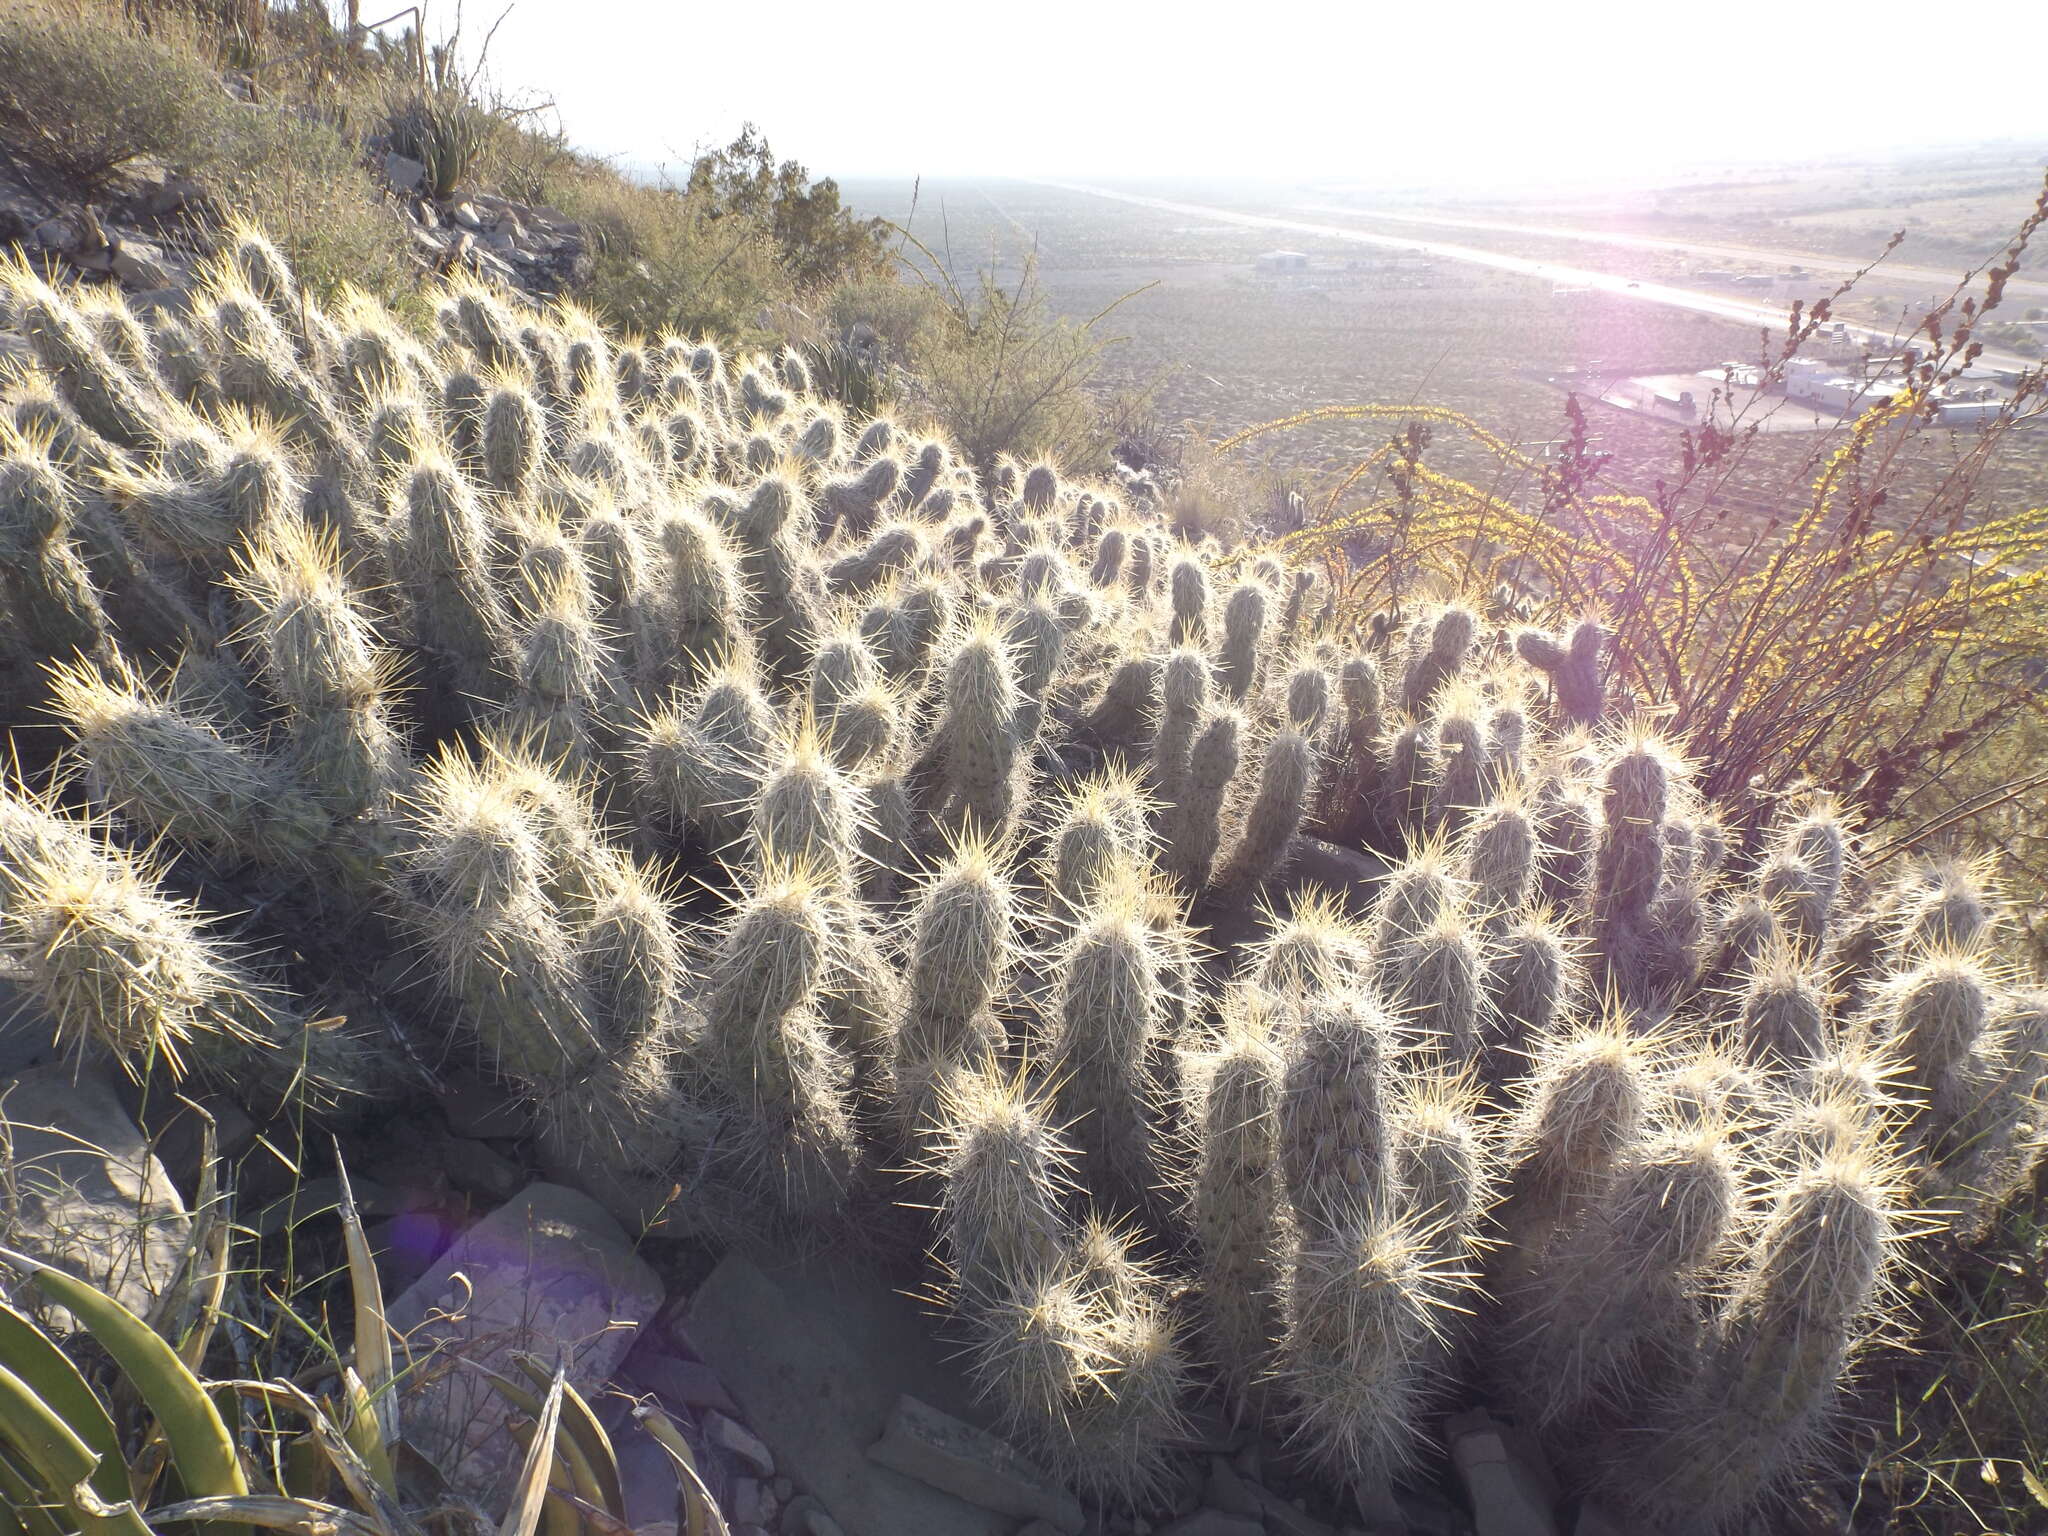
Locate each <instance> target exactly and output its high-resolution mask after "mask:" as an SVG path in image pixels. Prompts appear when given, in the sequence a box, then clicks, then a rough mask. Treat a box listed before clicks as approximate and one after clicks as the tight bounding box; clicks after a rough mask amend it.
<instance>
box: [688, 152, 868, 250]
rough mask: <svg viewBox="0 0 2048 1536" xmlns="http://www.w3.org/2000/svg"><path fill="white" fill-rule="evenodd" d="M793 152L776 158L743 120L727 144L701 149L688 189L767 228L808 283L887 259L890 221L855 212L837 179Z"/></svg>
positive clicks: (722, 211) (716, 208) (718, 212)
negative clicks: (818, 173) (814, 176)
mask: <svg viewBox="0 0 2048 1536" xmlns="http://www.w3.org/2000/svg"><path fill="white" fill-rule="evenodd" d="M810 175H811V173H810V172H809V171H807V170H806V169H805V168H804V167H803V166H802V165H801V164H799V163H798V162H797V161H795V160H784V161H781V162H780V163H778V162H777V161H776V159H775V156H774V155H773V154H772V153H770V151H769V148H768V143H767V141H766V140H765V139H763V138H762V137H761V131H760V129H758V128H756V127H755V126H754V125H753V124H752V123H748V124H746V125H745V126H744V127H743V128H742V129H741V130H740V135H739V137H738V138H736V139H734V140H733V141H732V142H731V143H730V144H728V145H726V146H725V147H724V148H723V149H717V150H712V151H710V152H709V153H706V154H702V155H699V156H698V157H697V158H696V159H695V160H694V161H693V162H691V165H690V175H689V178H688V180H687V182H686V183H685V185H684V190H685V191H686V192H689V193H690V194H692V195H693V196H695V197H697V198H699V199H700V200H701V201H702V203H703V205H704V206H705V207H707V208H708V209H710V210H711V216H712V217H713V218H715V219H730V218H737V219H743V220H746V221H748V222H750V223H753V224H756V225H759V226H760V227H762V228H763V229H765V230H766V231H767V232H768V234H769V235H770V237H771V238H772V239H773V240H774V242H775V247H776V250H777V251H778V252H779V253H780V255H781V258H782V265H783V267H784V268H785V269H786V270H787V271H788V273H789V275H790V277H791V278H792V279H793V280H794V281H795V282H796V283H798V284H799V285H800V286H802V287H805V288H815V287H819V286H822V285H825V284H829V283H832V282H835V281H838V280H840V279H843V278H848V277H853V276H857V275H859V274H861V273H864V272H871V271H874V270H876V269H878V268H880V267H881V265H882V264H883V261H884V259H885V258H884V245H883V241H884V237H885V236H886V234H887V232H888V225H887V223H886V221H884V220H882V219H862V218H856V217H855V216H854V215H853V214H851V213H849V212H847V210H846V209H844V208H842V207H841V206H840V203H839V184H838V183H837V182H835V181H833V180H832V178H831V177H829V176H828V177H824V178H822V179H821V180H818V181H812V180H811V179H810Z"/></svg>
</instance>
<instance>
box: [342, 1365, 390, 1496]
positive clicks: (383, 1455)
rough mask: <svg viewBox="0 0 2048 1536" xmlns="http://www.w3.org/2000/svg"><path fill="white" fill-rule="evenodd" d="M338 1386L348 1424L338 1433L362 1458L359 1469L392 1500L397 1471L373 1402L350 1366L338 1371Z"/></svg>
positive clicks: (374, 1401) (361, 1380)
mask: <svg viewBox="0 0 2048 1536" xmlns="http://www.w3.org/2000/svg"><path fill="white" fill-rule="evenodd" d="M341 1385H342V1391H343V1392H344V1393H346V1394H347V1397H348V1423H347V1424H346V1425H345V1426H344V1427H343V1430H342V1433H343V1434H345V1435H346V1436H347V1437H348V1443H349V1444H350V1445H351V1446H352V1447H354V1449H355V1453H356V1454H357V1455H358V1456H360V1457H362V1458H363V1465H364V1466H366V1467H368V1468H369V1469H370V1475H371V1476H372V1477H374V1478H376V1479H377V1483H378V1486H379V1487H381V1488H383V1490H384V1491H385V1492H386V1493H389V1494H392V1495H393V1496H396V1495H397V1493H398V1469H397V1468H396V1467H395V1466H393V1465H392V1461H391V1446H390V1442H389V1441H387V1440H386V1439H385V1438H384V1428H383V1424H382V1422H381V1421H380V1419H379V1418H378V1416H377V1403H376V1399H375V1398H373V1397H372V1396H371V1395H370V1389H369V1388H368V1387H366V1386H364V1385H363V1378H362V1377H360V1376H358V1375H357V1374H356V1372H355V1367H354V1366H344V1367H343V1368H342V1372H341Z"/></svg>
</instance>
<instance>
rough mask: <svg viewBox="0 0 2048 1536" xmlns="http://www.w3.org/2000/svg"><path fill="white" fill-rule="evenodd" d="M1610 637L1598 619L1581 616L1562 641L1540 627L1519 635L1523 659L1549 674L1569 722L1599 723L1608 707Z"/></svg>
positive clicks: (1560, 710) (1517, 642)
mask: <svg viewBox="0 0 2048 1536" xmlns="http://www.w3.org/2000/svg"><path fill="white" fill-rule="evenodd" d="M1607 638H1608V637H1607V631H1606V629H1605V628H1603V627H1602V625H1601V623H1600V621H1599V620H1598V619H1581V620H1580V621H1579V622H1578V623H1577V624H1575V625H1573V626H1572V632H1571V634H1570V635H1569V636H1568V637H1567V638H1566V639H1565V640H1563V641H1562V642H1560V641H1558V640H1556V639H1554V638H1552V637H1551V636H1549V635H1546V634H1544V633H1542V632H1541V631H1540V630H1524V631H1523V632H1522V633H1521V634H1519V635H1517V636H1516V637H1515V649H1516V650H1517V651H1518V652H1520V653H1521V656H1522V659H1523V660H1524V661H1526V662H1528V663H1529V665H1530V666H1532V667H1534V668H1535V669H1536V670H1537V671H1539V672H1542V673H1544V674H1545V675H1546V676H1548V677H1549V679H1550V686H1551V689H1552V690H1553V692H1554V694H1555V696H1556V700H1557V712H1558V716H1559V718H1560V719H1562V720H1564V721H1565V722H1567V723H1568V724H1571V725H1596V724H1598V723H1599V720H1600V717H1601V715H1602V714H1603V713H1604V712H1605V710H1606V706H1607V696H1606V680H1605V678H1604V676H1603V674H1602V666H1603V663H1604V661H1605V651H1606V648H1607Z"/></svg>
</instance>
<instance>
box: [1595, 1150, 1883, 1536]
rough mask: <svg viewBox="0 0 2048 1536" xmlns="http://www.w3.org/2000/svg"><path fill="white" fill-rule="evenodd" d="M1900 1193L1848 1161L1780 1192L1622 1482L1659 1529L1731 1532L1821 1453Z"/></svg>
mask: <svg viewBox="0 0 2048 1536" xmlns="http://www.w3.org/2000/svg"><path fill="white" fill-rule="evenodd" d="M1893 1183H1894V1179H1893V1176H1892V1175H1891V1173H1890V1171H1889V1170H1888V1169H1887V1168H1885V1167H1884V1166H1883V1165H1882V1164H1876V1163H1873V1162H1872V1161H1871V1159H1870V1158H1869V1156H1868V1155H1867V1154H1859V1153H1855V1152H1846V1151H1845V1152H1835V1153H1832V1154H1829V1155H1827V1156H1824V1157H1822V1158H1820V1159H1817V1160H1816V1161H1814V1162H1812V1163H1810V1164H1808V1165H1807V1166H1805V1167H1804V1168H1802V1169H1801V1170H1800V1171H1799V1172H1798V1173H1796V1174H1795V1175H1794V1176H1793V1177H1792V1178H1791V1179H1790V1180H1789V1181H1787V1182H1786V1183H1785V1184H1784V1185H1783V1186H1782V1187H1781V1188H1780V1189H1779V1191H1778V1193H1777V1195H1776V1198H1775V1200H1774V1201H1773V1204H1772V1209H1771V1211H1770V1213H1769V1215H1768V1216H1767V1217H1766V1219H1765V1222H1764V1225H1763V1228H1762V1230H1761V1231H1760V1232H1759V1233H1758V1234H1757V1238H1756V1242H1755V1246H1754V1247H1753V1249H1752V1250H1751V1253H1750V1256H1749V1258H1748V1260H1747V1262H1746V1263H1745V1264H1744V1265H1743V1267H1742V1269H1741V1270H1740V1272H1739V1273H1738V1274H1737V1276H1736V1278H1735V1284H1734V1290H1733V1292H1732V1294H1731V1295H1730V1296H1729V1299H1728V1301H1727V1303H1726V1305H1725V1307H1724V1308H1723V1309H1722V1311H1721V1313H1720V1315H1719V1316H1718V1317H1716V1318H1715V1319H1714V1320H1713V1322H1712V1324H1711V1325H1710V1331H1709V1335H1708V1339H1707V1341H1706V1343H1705V1346H1704V1350H1703V1352H1702V1354H1701V1355H1700V1356H1699V1357H1697V1359H1696V1361H1695V1362H1694V1363H1692V1365H1691V1369H1690V1370H1689V1371H1688V1372H1687V1378H1688V1379H1686V1380H1685V1381H1684V1382H1683V1384H1682V1385H1681V1386H1679V1387H1678V1388H1677V1389H1676V1390H1675V1391H1673V1392H1671V1393H1669V1395H1668V1401H1667V1402H1666V1404H1665V1405H1664V1406H1663V1410H1662V1412H1661V1413H1660V1414H1659V1415H1658V1417H1657V1419H1656V1420H1655V1422H1654V1428H1652V1429H1651V1430H1650V1431H1649V1432H1648V1433H1647V1434H1646V1435H1645V1436H1644V1437H1643V1439H1644V1445H1643V1447H1642V1454H1641V1455H1640V1456H1639V1457H1635V1458H1631V1459H1630V1462H1629V1465H1628V1467H1627V1470H1626V1472H1625V1473H1621V1474H1620V1475H1618V1476H1617V1477H1616V1479H1615V1481H1616V1482H1617V1483H1619V1484H1621V1485H1622V1486H1625V1487H1626V1488H1627V1489H1628V1490H1629V1492H1628V1498H1629V1501H1630V1503H1632V1504H1634V1505H1637V1506H1639V1507H1640V1508H1641V1509H1642V1511H1643V1513H1644V1514H1645V1515H1646V1516H1648V1517H1650V1518H1651V1519H1653V1520H1655V1521H1657V1522H1658V1524H1659V1527H1660V1528H1664V1529H1670V1530H1674V1531H1695V1530H1714V1529H1718V1528H1721V1527H1723V1526H1724V1525H1725V1524H1726V1523H1727V1522H1728V1521H1729V1520H1730V1519H1731V1518H1733V1517H1734V1516H1736V1515H1738V1514H1739V1513H1741V1512H1742V1511H1743V1510H1745V1509H1747V1508H1748V1507H1750V1506H1751V1505H1752V1504H1753V1503H1755V1501H1756V1500H1757V1499H1758V1498H1759V1497H1761V1496H1763V1495H1764V1494H1766V1493H1768V1492H1769V1490H1770V1489H1771V1487H1772V1485H1773V1484H1774V1483H1775V1482H1776V1481H1777V1479H1778V1478H1779V1477H1781V1476H1782V1475H1784V1474H1785V1473H1786V1472H1788V1471H1790V1470H1793V1469H1795V1468H1796V1467H1797V1466H1798V1465H1799V1463H1800V1460H1801V1458H1802V1457H1803V1456H1805V1455H1807V1454H1808V1453H1809V1452H1810V1451H1811V1449H1812V1446H1813V1444H1814V1440H1815V1438H1816V1436H1817V1435H1818V1434H1819V1433H1820V1431H1821V1428H1822V1426H1823V1424H1824V1422H1825V1418H1826V1414H1827V1410H1828V1408H1829V1406H1830V1404H1831V1402H1832V1401H1833V1398H1834V1394H1835V1384H1836V1381H1837V1380H1838V1378H1839V1377H1840V1375H1841V1373H1842V1369H1843V1367H1844V1365H1845V1364H1846V1363H1847V1362H1848V1361H1849V1359H1850V1357H1851V1356H1852V1355H1853V1354H1854V1352H1855V1351H1856V1349H1857V1348H1858V1346H1859V1345H1861V1344H1862V1343H1863V1342H1864V1340H1865V1339H1866V1338H1867V1337H1868V1334H1869V1329H1870V1326H1871V1320H1872V1312H1873V1309H1874V1308H1876V1307H1877V1306H1878V1304H1879V1303H1880V1301H1881V1296H1882V1287H1883V1284H1884V1277H1885V1269H1886V1248H1887V1246H1888V1244H1889V1243H1890V1242H1891V1241H1892V1239H1893V1225H1894V1216H1893V1212H1894V1210H1895V1209H1896V1206H1897V1196H1896V1194H1895V1192H1894V1189H1893Z"/></svg>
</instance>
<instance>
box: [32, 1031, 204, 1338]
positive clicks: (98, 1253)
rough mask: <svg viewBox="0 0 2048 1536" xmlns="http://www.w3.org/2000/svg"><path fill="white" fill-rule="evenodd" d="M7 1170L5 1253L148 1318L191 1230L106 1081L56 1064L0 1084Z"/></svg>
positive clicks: (64, 1323)
mask: <svg viewBox="0 0 2048 1536" xmlns="http://www.w3.org/2000/svg"><path fill="white" fill-rule="evenodd" d="M0 1167H4V1168H5V1169H6V1170H7V1177H6V1178H5V1179H0V1236H4V1239H5V1241H6V1242H7V1244H8V1245H9V1246H11V1247H14V1248H18V1249H20V1250H21V1251H22V1252H24V1253H26V1254H28V1255H30V1256H31V1257H33V1258H38V1259H41V1260H42V1261H43V1262H44V1263H46V1264H52V1265H55V1266H56V1267H57V1268H59V1269H63V1270H68V1271H69V1272H70V1273H72V1274H74V1275H78V1276H81V1277H82V1278H84V1279H87V1280H90V1281H92V1283H93V1284H95V1285H97V1286H98V1287H99V1288H100V1289H101V1290H103V1291H105V1292H107V1293H108V1294H109V1295H110V1296H113V1297H114V1298H115V1299H116V1300H118V1301H120V1302H121V1303H122V1304H123V1305H125V1306H126V1307H127V1308H128V1309H129V1310H130V1311H131V1312H135V1313H138V1314H140V1315H142V1316H144V1317H147V1316H148V1315H149V1312H150V1310H151V1308H152V1307H153V1306H154V1305H155V1303H156V1300H157V1298H158V1297H159V1296H161V1295H162V1294H163V1292H164V1289H165V1288H166V1287H167V1286H168V1285H170V1283H171V1282H172V1281H173V1279H175V1278H176V1275H177V1271H178V1264H179V1262H180V1260H181V1258H182V1257H183V1255H184V1251H185V1243H186V1239H187V1238H188V1237H189V1236H190V1234H191V1230H192V1223H191V1220H190V1218H189V1217H188V1216H187V1215H186V1213H185V1202H184V1201H183V1200H181V1199H179V1198H178V1191H177V1190H176V1189H175V1188H174V1187H173V1186H172V1184H171V1180H170V1175H168V1174H167V1173H165V1172H164V1168H163V1164H162V1163H160V1162H158V1161H157V1159H156V1157H155V1155H154V1154H152V1153H151V1151H150V1149H149V1144H148V1143H147V1142H146V1141H144V1140H143V1137H142V1132H141V1131H139V1130H138V1129H136V1125H135V1122H134V1121H133V1120H131V1119H129V1118H128V1112H127V1111H126V1110H124V1109H123V1108H122V1107H121V1101H120V1099H119V1097H118V1096H117V1095H116V1094H115V1091H114V1085H113V1083H112V1082H111V1081H110V1080H109V1079H108V1078H107V1077H106V1076H105V1074H103V1073H101V1072H100V1071H98V1070H96V1069H93V1068H73V1067H71V1066H69V1065H66V1064H64V1063H61V1062H59V1063H53V1064H51V1065H49V1066H44V1067H33V1068H31V1069H29V1070H28V1071H26V1072H23V1073H21V1074H20V1075H19V1076H17V1077H14V1078H12V1079H9V1080H7V1081H5V1082H0ZM61 1311H62V1309H52V1320H53V1321H55V1322H57V1324H58V1326H60V1327H65V1328H69V1327H70V1319H69V1317H68V1315H67V1316H61V1317H60V1316H58V1314H60V1313H61Z"/></svg>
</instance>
